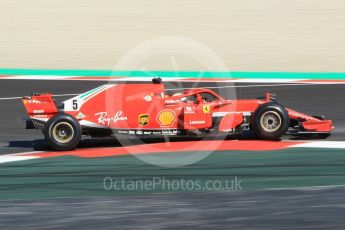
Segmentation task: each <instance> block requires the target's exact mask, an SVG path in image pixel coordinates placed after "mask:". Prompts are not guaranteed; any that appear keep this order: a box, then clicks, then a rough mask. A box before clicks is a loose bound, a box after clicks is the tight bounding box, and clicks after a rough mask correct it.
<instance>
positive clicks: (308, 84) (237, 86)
mask: <svg viewBox="0 0 345 230" xmlns="http://www.w3.org/2000/svg"><path fill="white" fill-rule="evenodd" d="M219 83H222V82H219ZM340 84H341V85H344V84H345V82H341V83H339V82H337V83H334V82H322V83H321V82H313V83H284V84H264V85H226V86H210V87H203V88H207V89H225V88H250V87H279V86H315V85H340ZM185 89H194V88H188V87H187V88H176V89H175V88H174V89H166V90H185Z"/></svg>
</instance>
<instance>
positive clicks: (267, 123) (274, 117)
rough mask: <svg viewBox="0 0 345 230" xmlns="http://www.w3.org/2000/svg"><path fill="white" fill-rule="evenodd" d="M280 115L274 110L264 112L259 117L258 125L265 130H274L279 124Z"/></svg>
mask: <svg viewBox="0 0 345 230" xmlns="http://www.w3.org/2000/svg"><path fill="white" fill-rule="evenodd" d="M281 123H282V122H281V117H280V115H279V114H278V113H277V112H275V111H267V112H265V113H264V114H263V115H262V116H261V119H260V125H261V127H262V129H263V130H265V131H266V132H270V133H271V132H275V131H277V130H278V129H279V128H280V126H281Z"/></svg>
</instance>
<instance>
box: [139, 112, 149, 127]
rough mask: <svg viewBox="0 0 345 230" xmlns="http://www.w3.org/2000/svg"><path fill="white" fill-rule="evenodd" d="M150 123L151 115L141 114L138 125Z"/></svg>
mask: <svg viewBox="0 0 345 230" xmlns="http://www.w3.org/2000/svg"><path fill="white" fill-rule="evenodd" d="M149 121H150V115H149V114H139V116H138V123H139V124H140V125H143V126H145V125H147V124H148V123H149Z"/></svg>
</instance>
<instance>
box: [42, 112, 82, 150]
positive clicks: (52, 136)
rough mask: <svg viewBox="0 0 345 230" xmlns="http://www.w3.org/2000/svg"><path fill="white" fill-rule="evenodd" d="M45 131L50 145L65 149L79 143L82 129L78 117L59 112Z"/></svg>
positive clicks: (69, 148) (70, 148)
mask: <svg viewBox="0 0 345 230" xmlns="http://www.w3.org/2000/svg"><path fill="white" fill-rule="evenodd" d="M43 133H44V137H45V139H46V141H47V143H48V144H49V146H51V147H52V148H53V149H55V150H59V151H65V150H72V149H74V148H75V147H76V146H77V145H78V144H79V141H80V139H81V134H82V130H81V126H80V124H79V121H78V120H77V119H75V118H74V117H72V116H70V115H67V114H58V115H56V116H54V117H52V118H51V119H50V120H49V121H48V122H47V124H46V125H45V127H44V130H43Z"/></svg>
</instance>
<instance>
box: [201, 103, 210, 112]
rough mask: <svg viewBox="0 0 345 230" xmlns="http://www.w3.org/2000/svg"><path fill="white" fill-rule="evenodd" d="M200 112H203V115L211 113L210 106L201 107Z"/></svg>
mask: <svg viewBox="0 0 345 230" xmlns="http://www.w3.org/2000/svg"><path fill="white" fill-rule="evenodd" d="M202 111H203V112H204V113H209V112H211V106H210V105H203V106H202Z"/></svg>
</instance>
